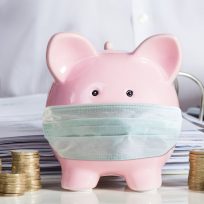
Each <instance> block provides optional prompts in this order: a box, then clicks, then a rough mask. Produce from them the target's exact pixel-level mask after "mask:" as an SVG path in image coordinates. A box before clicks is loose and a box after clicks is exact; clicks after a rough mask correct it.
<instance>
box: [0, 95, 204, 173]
mask: <svg viewBox="0 0 204 204" xmlns="http://www.w3.org/2000/svg"><path fill="white" fill-rule="evenodd" d="M46 98H47V96H46V95H31V96H23V97H14V98H2V99H0V158H2V161H3V169H4V170H8V169H10V168H11V154H10V150H12V149H37V150H39V151H40V154H41V161H40V163H41V172H42V174H58V173H60V165H59V163H58V162H57V160H56V159H55V157H54V154H53V152H52V149H51V147H50V146H49V144H48V142H47V140H46V139H45V138H44V136H43V131H42V114H43V111H44V108H45V103H46ZM183 116H184V118H186V119H184V120H183V128H182V133H181V136H180V138H179V141H178V142H177V145H176V147H175V150H174V152H173V154H172V157H171V158H170V159H169V161H168V162H167V163H166V165H165V166H164V168H163V173H164V174H185V173H188V169H189V165H188V154H189V150H191V149H192V148H204V128H203V127H202V125H203V124H202V123H199V122H198V120H197V119H194V118H193V117H191V116H188V115H187V114H184V115H183ZM190 121H191V122H190ZM193 123H194V124H193Z"/></svg>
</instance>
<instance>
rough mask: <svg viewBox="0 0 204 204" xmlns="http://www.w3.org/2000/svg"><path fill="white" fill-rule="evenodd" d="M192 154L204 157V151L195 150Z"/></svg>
mask: <svg viewBox="0 0 204 204" xmlns="http://www.w3.org/2000/svg"><path fill="white" fill-rule="evenodd" d="M190 154H196V155H204V149H193V150H191V151H190Z"/></svg>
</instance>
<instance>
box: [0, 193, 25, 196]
mask: <svg viewBox="0 0 204 204" xmlns="http://www.w3.org/2000/svg"><path fill="white" fill-rule="evenodd" d="M23 194H24V193H0V196H22V195H23Z"/></svg>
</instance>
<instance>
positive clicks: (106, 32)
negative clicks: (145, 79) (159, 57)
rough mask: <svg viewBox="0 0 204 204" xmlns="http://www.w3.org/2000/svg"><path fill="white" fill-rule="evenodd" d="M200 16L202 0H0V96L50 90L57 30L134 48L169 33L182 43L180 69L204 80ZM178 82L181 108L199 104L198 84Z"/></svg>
mask: <svg viewBox="0 0 204 204" xmlns="http://www.w3.org/2000/svg"><path fill="white" fill-rule="evenodd" d="M203 19H204V1H202V0H194V1H192V0H179V1H178V0H165V1H161V0H154V1H152V0H103V1H101V0H86V1H84V0H43V1H42V0H35V1H34V0H18V1H11V0H10V1H9V0H0V97H10V96H22V95H30V94H36V93H47V92H48V91H49V88H50V86H51V83H52V80H53V79H52V77H51V75H50V74H49V72H48V69H47V65H46V58H45V55H46V47H47V43H48V41H49V39H50V37H51V36H52V35H53V34H54V33H57V32H75V33H79V34H81V35H83V36H84V37H86V38H88V39H89V40H90V41H91V42H92V43H93V44H94V46H95V47H96V49H97V50H98V51H102V50H103V45H104V42H105V41H107V40H108V41H110V42H111V43H112V45H113V49H115V50H124V51H132V50H134V48H135V47H136V46H138V45H139V43H141V42H142V41H143V40H144V39H145V38H147V37H149V36H150V35H154V34H158V33H171V34H173V35H175V36H176V37H177V38H178V39H179V41H180V43H181V46H182V53H183V61H182V71H184V72H188V73H190V74H193V75H194V76H196V77H198V78H199V79H200V80H201V81H202V82H203V83H204V57H203V49H204V39H203V38H204V23H203ZM179 84H180V96H179V97H180V104H181V107H182V109H183V110H185V109H186V108H187V107H189V106H197V105H199V103H200V95H201V93H200V91H199V89H198V87H197V86H196V85H195V84H194V83H193V82H191V81H189V80H188V79H179Z"/></svg>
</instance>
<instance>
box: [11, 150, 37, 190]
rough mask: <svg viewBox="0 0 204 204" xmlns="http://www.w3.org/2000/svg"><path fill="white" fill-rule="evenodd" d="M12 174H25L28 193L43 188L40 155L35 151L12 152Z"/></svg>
mask: <svg viewBox="0 0 204 204" xmlns="http://www.w3.org/2000/svg"><path fill="white" fill-rule="evenodd" d="M11 155H12V173H25V175H26V191H36V190H39V189H40V188H41V179H40V155H39V152H38V151H35V150H12V151H11Z"/></svg>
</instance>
